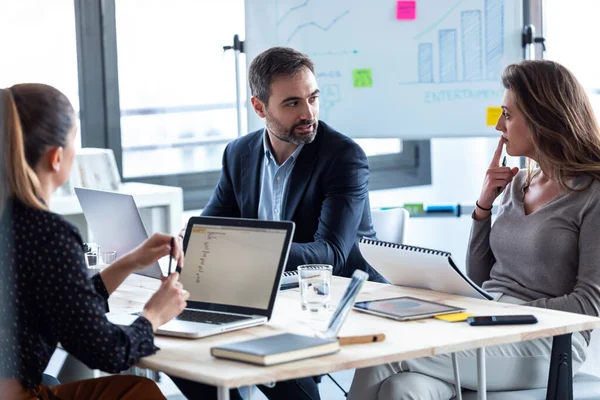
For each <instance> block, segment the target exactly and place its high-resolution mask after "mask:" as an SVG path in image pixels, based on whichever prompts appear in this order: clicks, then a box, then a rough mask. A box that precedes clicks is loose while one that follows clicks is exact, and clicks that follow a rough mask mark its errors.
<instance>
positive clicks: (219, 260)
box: [181, 224, 286, 310]
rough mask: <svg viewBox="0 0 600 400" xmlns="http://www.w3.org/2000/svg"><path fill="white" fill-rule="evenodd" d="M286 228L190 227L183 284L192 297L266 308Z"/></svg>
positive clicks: (193, 298) (219, 302)
mask: <svg viewBox="0 0 600 400" xmlns="http://www.w3.org/2000/svg"><path fill="white" fill-rule="evenodd" d="M285 237H286V231H285V230H280V229H264V228H248V227H234V226H212V225H198V224H195V225H194V226H193V227H192V233H191V235H190V238H189V241H188V245H187V249H186V254H185V266H184V268H183V271H182V273H181V283H182V284H183V287H184V288H185V289H186V290H187V291H189V292H190V298H189V300H191V301H199V302H205V303H217V304H226V305H232V306H241V307H252V308H259V309H264V310H266V309H268V307H269V300H270V298H271V293H272V291H273V285H274V284H275V278H276V275H277V269H278V267H279V263H280V260H281V257H282V253H283V246H284V241H285Z"/></svg>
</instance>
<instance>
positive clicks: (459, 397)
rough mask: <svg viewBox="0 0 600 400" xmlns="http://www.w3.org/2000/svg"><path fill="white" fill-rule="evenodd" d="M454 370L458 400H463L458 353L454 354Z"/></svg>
mask: <svg viewBox="0 0 600 400" xmlns="http://www.w3.org/2000/svg"><path fill="white" fill-rule="evenodd" d="M452 368H453V369H454V385H455V386H456V400H462V392H461V389H460V373H459V372H458V359H457V358H456V353H452Z"/></svg>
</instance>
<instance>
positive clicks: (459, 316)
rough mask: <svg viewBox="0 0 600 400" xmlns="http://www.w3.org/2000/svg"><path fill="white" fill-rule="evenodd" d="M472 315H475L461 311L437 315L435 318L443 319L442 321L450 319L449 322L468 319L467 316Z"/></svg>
mask: <svg viewBox="0 0 600 400" xmlns="http://www.w3.org/2000/svg"><path fill="white" fill-rule="evenodd" d="M472 316H473V314H469V313H466V312H459V313H454V314H443V315H436V316H435V317H434V318H437V319H441V320H442V321H448V322H461V321H466V320H467V317H472Z"/></svg>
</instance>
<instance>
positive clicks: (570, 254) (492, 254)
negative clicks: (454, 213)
mask: <svg viewBox="0 0 600 400" xmlns="http://www.w3.org/2000/svg"><path fill="white" fill-rule="evenodd" d="M526 176H527V173H526V171H524V170H522V171H519V173H518V174H517V175H516V176H515V178H514V179H513V181H512V182H511V183H510V184H509V185H508V186H507V187H506V190H505V193H504V195H503V198H502V204H501V205H500V207H499V210H498V216H497V218H496V221H495V223H494V225H493V226H492V223H491V218H487V219H486V220H484V221H476V220H475V219H473V225H472V228H471V238H470V242H469V249H468V252H467V274H468V275H469V277H470V278H471V279H472V280H473V281H474V282H475V283H477V284H478V285H480V286H482V287H483V288H484V289H486V290H487V291H491V292H499V293H503V294H506V295H509V296H514V297H517V298H519V299H522V300H524V301H527V302H528V303H527V305H530V306H534V307H542V308H551V309H555V310H560V311H568V312H573V313H579V314H587V315H592V316H598V315H600V182H599V181H597V180H594V181H593V182H592V184H591V186H590V187H589V189H587V190H585V191H584V192H579V193H577V192H575V193H562V194H559V195H558V196H557V197H556V198H555V199H554V200H552V201H550V202H548V203H547V204H545V205H544V206H543V207H541V208H540V209H538V210H536V211H535V212H534V213H531V214H529V215H525V211H524V207H523V199H524V189H525V182H526ZM590 179H591V178H589V177H580V178H577V179H576V180H575V184H576V185H577V187H582V186H580V185H585V184H587V183H589V181H590ZM583 334H584V337H585V339H586V340H587V341H588V343H589V332H583Z"/></svg>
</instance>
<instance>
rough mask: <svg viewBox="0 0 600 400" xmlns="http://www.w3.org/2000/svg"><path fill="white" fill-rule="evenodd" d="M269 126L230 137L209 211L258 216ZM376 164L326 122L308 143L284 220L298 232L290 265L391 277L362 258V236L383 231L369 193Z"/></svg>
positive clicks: (292, 181)
mask: <svg viewBox="0 0 600 400" xmlns="http://www.w3.org/2000/svg"><path fill="white" fill-rule="evenodd" d="M263 134H264V129H260V130H258V131H256V132H252V133H249V134H248V135H246V136H243V137H241V138H239V139H236V140H234V141H233V142H231V143H229V145H228V146H227V148H226V149H225V152H224V154H223V169H222V171H221V177H220V179H219V183H218V184H217V187H216V189H215V191H214V193H213V195H212V196H211V198H210V200H209V201H208V204H207V205H206V207H205V208H204V210H203V212H202V215H206V216H222V217H241V218H258V202H259V196H260V174H261V165H262V162H263V160H264V148H263ZM368 182H369V164H368V162H367V156H366V155H365V153H364V151H363V150H362V149H361V148H360V146H359V145H358V144H356V142H354V141H353V140H352V139H350V138H349V137H347V136H344V135H342V134H341V133H339V132H337V131H335V130H334V129H332V128H331V127H329V126H328V125H327V124H325V123H324V122H321V121H319V127H318V129H317V135H316V137H315V139H314V141H313V142H312V143H310V144H307V145H305V146H304V148H303V149H302V151H301V152H300V155H299V156H298V159H297V160H296V164H295V166H294V169H293V170H292V174H291V176H290V180H289V187H288V194H287V198H286V203H285V205H284V206H283V210H282V214H281V216H282V218H281V219H282V220H288V221H294V223H295V224H296V230H295V233H294V238H293V242H294V243H293V244H292V248H291V250H290V255H289V258H288V263H287V265H286V270H294V269H296V268H297V267H298V265H302V264H315V263H323V264H331V265H332V266H333V273H334V275H339V276H345V277H349V276H351V275H352V273H353V272H354V270H355V269H360V270H363V271H365V272H367V273H368V274H369V277H370V280H376V281H383V278H382V277H381V275H379V274H378V273H377V272H376V271H375V270H374V269H373V268H372V267H371V266H370V265H369V264H368V263H367V262H366V261H365V260H364V258H363V257H362V255H361V254H360V251H359V249H358V239H360V238H361V237H369V238H374V237H375V230H374V229H373V223H372V222H371V212H370V206H369V196H368V188H367V186H368Z"/></svg>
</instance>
